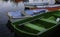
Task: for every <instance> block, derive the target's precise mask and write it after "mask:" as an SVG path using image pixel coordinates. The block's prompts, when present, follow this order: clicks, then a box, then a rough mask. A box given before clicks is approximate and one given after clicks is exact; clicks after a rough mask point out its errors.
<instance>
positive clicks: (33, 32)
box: [11, 11, 60, 37]
mask: <svg viewBox="0 0 60 37" xmlns="http://www.w3.org/2000/svg"><path fill="white" fill-rule="evenodd" d="M59 17H60V11H53V12H48V13H45V14H40V15H37V16H34V17H31V18H27V19H23V20H19V21H16V22H14V23H11V25H12V27H13V28H14V32H15V33H17V35H23V36H24V37H43V36H45V35H47V34H48V33H49V32H50V31H53V30H54V29H55V27H57V26H58V25H59V24H57V23H58V22H57V21H56V19H57V18H59Z"/></svg>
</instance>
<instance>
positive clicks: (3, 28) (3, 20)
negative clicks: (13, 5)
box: [0, 13, 14, 37]
mask: <svg viewBox="0 0 60 37" xmlns="http://www.w3.org/2000/svg"><path fill="white" fill-rule="evenodd" d="M7 22H8V17H7V16H6V15H5V14H3V13H0V37H14V36H13V34H12V33H11V32H10V30H9V29H8V27H7V25H6V24H7Z"/></svg>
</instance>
